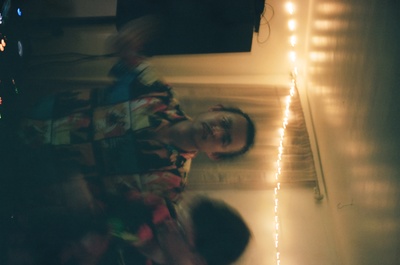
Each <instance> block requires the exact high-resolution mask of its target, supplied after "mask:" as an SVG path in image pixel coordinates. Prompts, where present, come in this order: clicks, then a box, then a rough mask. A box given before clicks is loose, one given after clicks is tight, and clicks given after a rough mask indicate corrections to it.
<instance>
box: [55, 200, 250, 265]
mask: <svg viewBox="0 0 400 265" xmlns="http://www.w3.org/2000/svg"><path fill="white" fill-rule="evenodd" d="M124 196H125V197H124V198H121V197H114V198H112V199H111V200H108V203H107V207H106V210H105V216H106V218H104V220H106V221H107V225H108V230H107V232H106V233H98V232H96V231H95V230H92V231H89V232H88V233H87V234H85V235H83V236H82V238H81V239H80V240H78V241H76V243H75V244H72V246H74V247H73V248H72V249H74V251H71V250H70V249H71V247H66V248H65V249H64V250H63V251H61V252H60V256H61V257H63V258H64V262H70V261H71V260H73V261H74V262H75V263H74V264H84V263H85V262H87V261H88V260H92V261H95V263H93V264H98V265H103V264H104V265H106V264H108V265H109V264H116V262H118V261H119V262H120V264H138V265H140V264H146V265H150V264H160V265H161V264H165V265H169V264H171V265H172V264H174V265H228V264H231V263H232V262H234V261H236V260H237V259H238V258H239V257H240V256H241V255H242V254H243V253H244V251H245V250H246V248H247V246H248V244H249V241H250V239H251V231H250V229H249V227H248V226H247V224H246V222H245V221H244V219H243V217H242V216H241V215H240V214H239V212H237V210H236V209H234V208H232V207H231V206H230V205H228V204H227V203H225V202H224V201H222V200H217V199H214V198H210V197H206V196H202V195H197V196H195V197H194V199H192V200H191V201H190V203H189V204H187V205H184V206H180V207H174V206H173V205H172V204H171V203H170V202H169V201H168V200H164V199H162V198H160V197H158V196H156V195H154V194H143V193H140V194H138V193H136V192H134V193H131V192H127V193H126V194H125V195H124ZM70 246H71V245H70ZM77 250H79V251H77Z"/></svg>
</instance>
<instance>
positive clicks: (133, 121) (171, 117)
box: [20, 63, 196, 201]
mask: <svg viewBox="0 0 400 265" xmlns="http://www.w3.org/2000/svg"><path fill="white" fill-rule="evenodd" d="M118 67H120V69H117V70H115V68H118ZM115 73H116V74H115ZM114 74H115V75H116V76H117V80H116V82H115V83H114V84H113V85H112V86H110V87H107V88H100V89H76V90H68V91H63V92H60V93H57V94H55V95H51V96H49V97H47V98H45V99H43V100H42V101H41V102H40V103H39V104H37V106H36V107H35V108H34V109H33V110H32V112H31V113H30V116H29V117H28V118H27V119H25V120H24V121H23V122H22V125H21V130H20V136H21V138H22V140H23V141H24V143H25V144H27V145H29V146H31V147H39V148H40V147H42V146H51V148H52V150H53V151H54V154H55V156H57V157H58V158H59V159H61V160H73V161H77V162H78V163H79V165H80V167H81V170H82V172H83V173H84V174H86V175H87V176H92V177H101V179H103V180H104V184H105V186H106V188H107V190H108V191H110V192H118V189H121V188H123V187H128V188H129V189H135V190H138V191H145V192H154V193H156V194H157V195H161V196H163V197H167V198H168V199H170V200H172V201H176V200H178V199H179V195H180V193H181V191H182V190H183V189H184V187H185V185H186V182H187V173H188V171H189V168H190V162H191V158H193V157H194V156H195V155H196V154H195V153H193V152H192V153H188V152H185V151H183V150H179V149H178V148H176V147H174V146H170V145H166V144H164V143H162V142H159V141H157V140H155V139H154V137H152V136H153V135H154V134H155V133H157V131H159V130H160V129H162V128H165V127H166V126H171V125H172V124H174V123H177V122H181V121H184V120H187V119H189V117H188V116H187V115H186V114H185V113H184V112H183V111H182V110H181V109H180V105H179V103H178V102H177V100H176V99H175V97H174V95H173V91H172V89H171V87H170V86H168V85H167V84H165V83H164V82H162V81H161V80H160V79H159V78H158V77H157V76H156V75H155V74H154V71H153V70H152V69H151V67H150V66H149V65H147V64H146V63H142V64H140V65H139V66H137V67H136V68H135V69H129V68H127V67H125V66H123V65H122V66H121V65H117V67H114Z"/></svg>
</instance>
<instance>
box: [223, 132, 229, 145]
mask: <svg viewBox="0 0 400 265" xmlns="http://www.w3.org/2000/svg"><path fill="white" fill-rule="evenodd" d="M221 142H222V146H228V145H229V144H230V143H231V137H230V135H229V134H224V136H223V137H222V138H221Z"/></svg>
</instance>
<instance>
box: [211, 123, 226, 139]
mask: <svg viewBox="0 0 400 265" xmlns="http://www.w3.org/2000/svg"><path fill="white" fill-rule="evenodd" d="M212 131H213V136H214V137H215V138H218V139H219V138H221V137H222V136H223V135H224V133H225V132H224V129H223V128H221V127H220V126H218V125H216V126H213V128H212Z"/></svg>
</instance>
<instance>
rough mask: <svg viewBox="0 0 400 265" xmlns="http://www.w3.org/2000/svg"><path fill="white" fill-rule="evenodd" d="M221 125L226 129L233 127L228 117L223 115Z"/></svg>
mask: <svg viewBox="0 0 400 265" xmlns="http://www.w3.org/2000/svg"><path fill="white" fill-rule="evenodd" d="M221 126H222V128H224V129H229V128H230V127H231V122H230V120H229V119H228V118H227V117H223V118H222V120H221Z"/></svg>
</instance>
